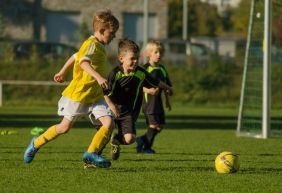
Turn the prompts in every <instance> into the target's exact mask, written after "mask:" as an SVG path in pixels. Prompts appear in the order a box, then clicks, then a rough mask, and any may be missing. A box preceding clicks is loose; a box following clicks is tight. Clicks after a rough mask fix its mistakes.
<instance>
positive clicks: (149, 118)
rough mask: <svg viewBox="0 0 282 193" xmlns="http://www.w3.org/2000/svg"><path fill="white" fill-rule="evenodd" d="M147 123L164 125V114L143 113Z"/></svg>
mask: <svg viewBox="0 0 282 193" xmlns="http://www.w3.org/2000/svg"><path fill="white" fill-rule="evenodd" d="M145 118H146V123H147V125H164V124H165V115H164V113H159V114H145Z"/></svg>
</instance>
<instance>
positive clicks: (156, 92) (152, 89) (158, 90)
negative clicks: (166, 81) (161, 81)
mask: <svg viewBox="0 0 282 193" xmlns="http://www.w3.org/2000/svg"><path fill="white" fill-rule="evenodd" d="M149 90H150V94H151V95H157V94H159V92H160V89H159V88H150V89H149Z"/></svg>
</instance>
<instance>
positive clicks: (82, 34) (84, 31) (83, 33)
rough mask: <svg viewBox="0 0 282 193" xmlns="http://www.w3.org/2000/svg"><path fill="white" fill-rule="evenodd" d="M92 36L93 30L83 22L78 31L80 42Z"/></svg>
mask: <svg viewBox="0 0 282 193" xmlns="http://www.w3.org/2000/svg"><path fill="white" fill-rule="evenodd" d="M91 34H92V33H91V30H89V28H88V25H87V23H86V22H82V23H81V24H80V26H79V30H78V37H79V42H83V41H84V40H85V39H86V38H88V37H89V36H90V35H91Z"/></svg>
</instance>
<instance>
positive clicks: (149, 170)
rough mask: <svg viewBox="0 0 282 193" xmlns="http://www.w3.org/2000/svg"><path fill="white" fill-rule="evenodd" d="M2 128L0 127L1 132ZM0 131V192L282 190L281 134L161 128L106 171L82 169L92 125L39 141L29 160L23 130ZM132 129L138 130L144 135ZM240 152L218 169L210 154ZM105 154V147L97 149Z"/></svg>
mask: <svg viewBox="0 0 282 193" xmlns="http://www.w3.org/2000/svg"><path fill="white" fill-rule="evenodd" d="M3 129H6V128H1V130H3ZM16 130H17V131H18V134H15V135H1V136H0V155H1V159H0V167H1V170H0V179H1V180H0V192H1V193H12V192H16V193H33V192H34V193H38V192H40V193H44V192H46V193H59V192H62V193H67V192H72V193H73V192H77V193H80V192H95V193H102V192H104V193H106V192H107V193H108V192H109V193H115V192H122V193H127V192H128V193H132V192H138V193H139V192H140V193H147V192H148V193H154V192H156V193H162V192H163V193H170V192H171V193H174V192H181V193H190V192H191V193H198V192H199V193H221V192H222V193H223V192H224V193H231V192H232V193H235V192H238V193H247V192H257V193H264V192H265V193H266V192H267V193H281V192H282V186H281V179H282V153H281V149H282V140H281V139H282V138H281V137H276V138H271V139H267V140H262V139H253V138H238V137H236V136H235V135H234V130H216V129H212V130H211V129H201V130H200V129H166V130H164V131H163V132H162V133H161V134H160V135H159V136H158V137H157V138H156V143H155V150H156V151H157V154H155V155H144V154H136V153H135V145H130V146H123V147H122V152H121V157H120V159H119V160H118V161H113V162H112V167H111V168H109V169H97V168H94V169H86V170H85V169H83V164H82V162H81V157H82V154H83V152H84V151H85V149H86V148H87V146H88V144H89V142H90V140H91V137H92V135H93V133H94V130H93V129H77V128H75V129H73V130H71V131H70V132H69V133H68V134H66V135H64V136H61V137H59V138H58V139H57V140H55V141H53V142H51V143H49V144H47V145H46V146H44V147H43V148H42V149H41V150H40V151H39V152H38V154H37V155H36V157H35V159H34V161H33V162H32V163H31V164H25V163H24V162H23V152H24V150H25V147H26V146H27V144H28V143H29V141H30V139H31V135H30V133H29V132H30V129H27V128H20V129H17V128H16ZM143 132H144V130H139V131H138V133H139V134H141V133H143ZM224 150H229V151H233V152H235V153H238V154H240V161H241V169H240V171H239V172H238V173H235V174H227V175H226V174H217V173H216V172H215V170H214V159H215V157H216V155H217V154H218V153H219V152H221V151H224ZM104 154H105V156H106V157H108V158H109V147H107V148H106V149H105V151H104Z"/></svg>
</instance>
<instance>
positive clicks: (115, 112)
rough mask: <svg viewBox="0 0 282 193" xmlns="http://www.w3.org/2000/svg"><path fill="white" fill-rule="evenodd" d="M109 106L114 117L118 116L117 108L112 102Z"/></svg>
mask: <svg viewBox="0 0 282 193" xmlns="http://www.w3.org/2000/svg"><path fill="white" fill-rule="evenodd" d="M109 107H110V109H111V111H112V112H113V113H114V115H115V118H119V116H120V113H119V110H118V108H117V107H116V106H115V105H114V104H110V105H109Z"/></svg>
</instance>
